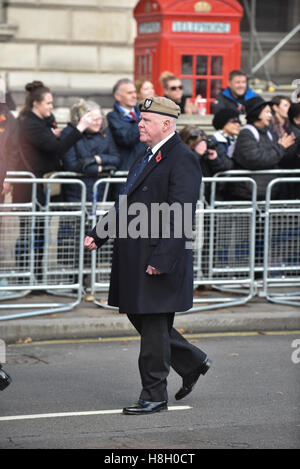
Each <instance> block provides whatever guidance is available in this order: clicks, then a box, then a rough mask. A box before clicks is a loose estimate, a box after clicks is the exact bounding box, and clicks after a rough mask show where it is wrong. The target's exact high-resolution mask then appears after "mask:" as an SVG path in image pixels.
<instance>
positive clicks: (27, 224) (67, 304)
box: [0, 178, 86, 320]
mask: <svg viewBox="0 0 300 469" xmlns="http://www.w3.org/2000/svg"><path fill="white" fill-rule="evenodd" d="M7 181H8V182H12V183H14V184H31V185H32V194H33V195H32V201H31V203H29V204H4V205H2V206H1V211H0V217H1V220H3V219H6V220H10V221H11V223H8V224H7V225H6V228H5V230H1V234H3V233H4V235H5V239H4V243H3V244H2V243H1V248H2V249H1V256H0V271H1V272H2V274H1V275H2V278H5V279H6V284H5V285H3V284H2V285H0V293H1V292H2V291H11V290H12V291H24V290H26V291H28V290H29V291H30V292H31V293H32V292H33V291H35V290H47V291H49V292H51V291H53V290H55V291H58V292H60V291H61V292H65V291H66V290H68V291H72V292H75V294H76V298H75V299H72V301H71V300H70V301H63V302H58V301H57V302H54V301H52V302H51V301H50V302H47V303H45V302H44V303H41V302H38V301H37V302H30V301H28V302H27V301H24V302H20V301H18V302H17V303H15V302H11V301H8V302H7V301H6V300H7V298H6V299H5V298H4V299H3V302H1V303H0V309H1V310H5V311H6V312H7V311H8V310H14V309H18V310H20V309H26V310H32V311H27V312H22V313H21V312H18V313H10V314H5V315H0V320H5V319H15V318H21V317H27V316H35V315H41V314H49V313H53V312H61V311H69V310H71V309H72V308H74V307H75V306H77V305H78V304H79V303H80V301H81V298H82V270H83V241H84V221H85V213H84V206H85V199H86V188H85V185H84V183H83V182H81V181H79V180H78V179H55V180H54V179H52V180H51V179H49V180H47V184H48V185H49V186H50V187H51V185H53V184H55V183H59V184H78V185H80V187H81V203H80V206H79V207H77V208H75V209H74V207H69V206H68V204H67V203H64V204H63V206H64V207H63V208H64V209H63V211H62V210H58V209H57V207H50V206H49V205H48V206H45V207H42V206H39V204H38V203H37V201H36V190H37V184H44V183H45V179H43V178H40V179H38V178H35V179H29V178H28V179H27V178H26V179H25V178H8V179H7ZM60 226H63V227H65V226H67V227H68V229H67V230H63V234H61V235H60V238H59V237H58V233H59V227H60ZM12 239H14V242H12ZM65 242H66V243H67V245H68V249H67V250H66V249H65V245H64V243H65ZM4 270H5V274H4V273H3V271H4ZM4 275H5V277H4ZM8 299H9V298H8Z"/></svg>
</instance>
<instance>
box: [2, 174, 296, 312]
mask: <svg viewBox="0 0 300 469" xmlns="http://www.w3.org/2000/svg"><path fill="white" fill-rule="evenodd" d="M288 173H289V174H290V172H289V171H288ZM298 173H300V171H298ZM18 174H19V173H18ZM250 174H253V173H252V172H251V171H246V172H245V171H243V175H242V176H240V175H239V176H237V175H236V173H235V177H234V178H232V177H230V176H231V174H228V172H226V174H224V175H223V174H222V178H221V177H219V175H217V176H216V177H214V178H204V179H203V184H202V186H201V194H200V197H199V201H198V204H197V208H196V217H195V226H194V241H193V246H192V248H193V259H194V286H195V288H198V287H199V288H201V287H205V288H211V287H212V288H213V293H211V294H208V295H207V294H205V295H200V296H199V295H195V296H194V307H193V308H192V309H191V310H189V311H188V312H194V311H195V312H196V311H203V310H211V309H215V308H220V307H222V308H224V307H229V306H237V305H242V304H245V303H246V302H248V301H249V300H250V299H251V298H253V296H255V295H256V294H260V295H261V296H264V297H266V299H267V300H268V301H272V302H278V303H279V302H281V303H284V304H292V305H299V302H300V293H299V292H298V291H294V290H295V288H296V287H298V286H299V284H300V260H299V258H300V254H299V253H300V245H299V243H300V231H299V226H300V221H299V217H300V201H299V200H292V201H291V200H288V201H278V200H276V201H275V200H273V199H272V189H273V187H274V186H275V185H276V184H279V183H281V182H283V181H284V182H287V183H295V182H296V183H299V182H300V177H297V178H295V177H293V178H291V177H288V178H285V179H282V178H277V179H275V180H273V181H272V182H271V183H270V184H269V185H268V187H267V192H266V194H267V197H266V201H264V202H257V201H256V184H255V181H254V180H253V179H252V178H251V177H248V176H249V175H250ZM278 174H280V175H281V174H282V171H281V170H279V171H278V172H277V175H278ZM23 175H24V176H26V177H28V178H27V179H24V178H20V179H8V181H10V182H13V183H18V184H22V183H26V184H28V183H30V184H32V200H31V201H30V202H29V203H27V204H2V205H1V207H0V228H1V225H2V228H1V229H0V320H4V319H13V318H20V317H26V316H33V315H40V314H49V313H53V312H59V311H68V310H71V309H72V308H73V307H75V306H77V305H78V304H79V303H80V302H81V300H82V295H83V291H84V290H85V292H90V294H91V298H93V300H94V303H95V304H96V305H98V306H100V307H105V308H107V307H109V306H108V305H107V293H108V289H109V281H110V271H111V260H112V253H113V240H109V241H107V242H106V243H105V244H104V246H103V247H102V248H101V249H98V250H97V251H92V252H89V251H85V250H84V248H83V240H84V235H85V233H88V232H89V231H90V229H91V228H92V227H93V226H94V225H95V224H96V222H97V220H98V217H99V216H102V215H103V214H104V213H106V212H107V211H108V210H109V209H110V207H111V206H112V205H113V202H109V201H108V200H107V194H108V190H109V187H110V186H111V185H115V184H120V183H124V182H125V180H126V179H125V178H124V177H118V176H125V175H126V173H124V172H122V173H119V172H117V173H115V174H114V175H112V176H111V177H108V178H102V179H99V180H98V181H97V182H96V183H95V185H94V197H93V202H91V203H86V189H85V185H84V183H83V182H82V181H81V180H80V179H79V177H80V175H79V174H78V173H69V172H68V173H67V172H63V173H56V174H55V175H52V176H51V177H49V178H48V179H35V178H34V176H33V175H29V174H27V175H26V174H23ZM228 182H230V184H234V183H235V182H236V183H240V182H247V183H249V184H250V185H251V187H252V195H251V200H249V201H238V202H233V201H223V200H218V197H217V195H216V194H217V193H218V186H219V185H220V184H224V183H228ZM57 183H59V184H63V185H64V184H78V185H79V186H80V189H81V200H80V202H76V203H68V202H53V201H52V200H51V190H52V187H54V186H53V185H54V184H57ZM37 184H44V187H45V194H46V203H45V206H43V207H41V206H39V204H38V203H37V202H36V190H37ZM99 185H105V190H104V196H103V197H102V200H100V201H98V200H97V199H98V189H99ZM208 187H209V188H210V191H211V197H210V199H209V200H207V197H206V192H207V188H208ZM258 225H259V227H260V230H261V234H262V236H263V238H264V246H263V248H262V252H260V254H259V256H258V255H257V252H256V251H257V243H256V237H257V233H258V229H257V227H258ZM41 233H42V236H41ZM39 243H41V246H39ZM258 273H259V274H262V277H263V281H261V282H259V281H258V280H257V279H256V278H255V276H256V275H257V274H258ZM83 280H85V281H83ZM258 284H259V285H258ZM258 286H259V288H260V290H259V291H258ZM41 289H42V290H46V291H47V292H49V293H51V294H52V295H56V296H61V297H62V298H63V301H62V302H56V301H54V300H53V301H49V302H48V303H47V304H46V303H40V302H38V301H36V302H30V301H27V300H28V298H25V297H27V296H28V294H29V293H32V292H33V291H34V290H41ZM1 295H2V296H1ZM14 295H17V296H14ZM21 295H23V296H24V300H21V301H20V300H19V301H18V302H14V301H13V299H14V298H17V297H18V298H20V296H21ZM69 298H71V299H69ZM30 299H31V298H30ZM30 299H29V300H30ZM35 299H37V298H35ZM16 308H18V309H25V310H30V311H26V312H18V313H13V312H12V313H8V310H11V311H12V310H14V309H16ZM1 310H4V311H5V310H6V312H7V314H5V315H1Z"/></svg>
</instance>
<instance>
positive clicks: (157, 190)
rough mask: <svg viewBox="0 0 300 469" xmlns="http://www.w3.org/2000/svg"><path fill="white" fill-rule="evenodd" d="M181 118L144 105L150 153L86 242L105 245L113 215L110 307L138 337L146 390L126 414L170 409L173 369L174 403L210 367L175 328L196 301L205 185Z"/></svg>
mask: <svg viewBox="0 0 300 469" xmlns="http://www.w3.org/2000/svg"><path fill="white" fill-rule="evenodd" d="M179 114H180V109H179V107H178V106H177V105H176V104H175V103H173V102H172V101H171V100H169V99H167V98H164V97H150V98H147V99H145V100H144V101H143V103H142V104H141V117H140V122H139V131H140V140H141V141H142V142H144V143H146V144H147V145H148V150H147V152H146V153H145V154H144V155H141V156H140V157H139V158H137V160H136V162H135V163H134V164H133V166H132V167H131V169H130V172H129V175H128V179H127V182H126V184H125V188H124V194H123V199H122V197H121V198H120V199H119V202H118V203H117V204H116V207H115V208H114V210H113V211H112V212H110V214H108V215H107V216H105V217H104V218H103V219H101V220H100V221H99V222H98V224H97V226H96V227H95V228H94V229H93V231H92V232H91V234H90V236H88V237H86V239H85V247H86V248H87V249H89V250H92V249H96V248H97V247H100V246H102V245H103V244H104V242H105V241H106V240H107V239H108V237H109V235H108V234H107V233H108V231H109V230H107V227H108V225H109V221H110V219H113V216H112V213H113V214H114V215H115V216H116V225H115V230H114V231H115V241H114V251H113V259H112V271H111V282H110V291H109V299H108V302H109V304H110V305H112V306H118V307H119V309H120V313H126V314H127V315H128V318H129V320H130V321H131V322H132V324H133V325H134V327H135V328H136V329H137V330H138V332H139V333H140V335H141V349H140V356H139V370H140V375H141V382H142V391H141V394H140V398H139V400H138V403H137V404H136V405H134V406H130V407H125V408H124V409H123V413H124V414H128V415H140V414H149V413H154V412H159V411H163V410H167V402H168V394H167V377H168V374H169V371H170V367H171V366H172V367H173V368H174V370H175V371H176V372H177V373H178V374H179V375H180V376H181V377H182V386H181V388H180V389H179V391H178V392H177V393H176V395H175V398H176V399H177V400H178V399H182V398H183V397H185V396H186V395H187V394H189V393H190V392H191V391H192V389H193V387H194V385H195V383H196V381H197V380H198V378H199V377H200V375H201V374H205V373H206V372H207V370H208V369H209V366H210V360H209V359H208V357H207V356H206V354H205V353H204V352H203V351H202V350H200V349H199V348H197V347H195V346H194V345H192V344H190V343H189V342H188V341H187V340H185V339H184V338H183V337H182V336H181V335H180V334H179V333H178V331H176V329H175V328H174V327H173V321H174V316H175V312H176V311H186V310H188V309H190V308H191V307H192V304H193V257H192V249H191V233H192V223H193V216H194V213H195V208H196V203H197V200H198V198H199V192H200V183H201V169H200V166H199V163H198V160H197V158H196V157H195V155H194V154H193V152H191V151H190V150H189V148H188V147H187V146H186V145H185V144H184V143H183V142H182V140H181V139H180V137H179V136H178V135H177V133H176V119H177V118H178V116H179ZM158 208H160V209H162V213H161V215H162V216H161V217H157V210H158ZM134 215H137V216H134ZM134 228H135V229H134Z"/></svg>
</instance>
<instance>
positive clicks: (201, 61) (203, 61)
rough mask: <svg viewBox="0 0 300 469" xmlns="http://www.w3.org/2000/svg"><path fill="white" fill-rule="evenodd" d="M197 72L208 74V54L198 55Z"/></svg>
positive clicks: (198, 73)
mask: <svg viewBox="0 0 300 469" xmlns="http://www.w3.org/2000/svg"><path fill="white" fill-rule="evenodd" d="M196 73H197V75H207V56H206V55H197V62H196Z"/></svg>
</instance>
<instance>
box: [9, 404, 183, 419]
mask: <svg viewBox="0 0 300 469" xmlns="http://www.w3.org/2000/svg"><path fill="white" fill-rule="evenodd" d="M191 408H192V407H190V406H188V405H187V406H168V410H169V411H170V410H188V409H191ZM108 414H122V409H111V410H91V411H86V412H57V413H51V414H29V415H8V416H5V417H0V422H8V421H11V420H31V419H47V418H56V417H78V416H84V415H108Z"/></svg>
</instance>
